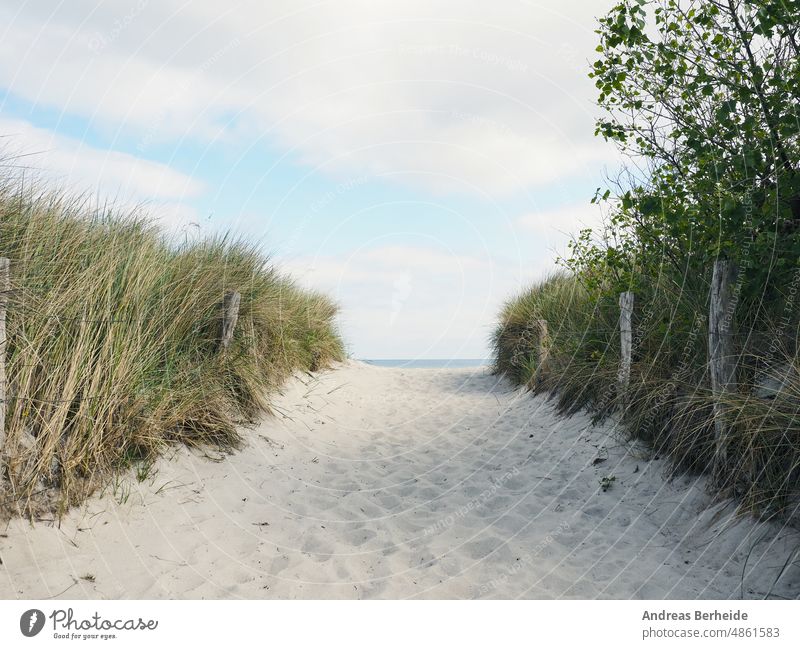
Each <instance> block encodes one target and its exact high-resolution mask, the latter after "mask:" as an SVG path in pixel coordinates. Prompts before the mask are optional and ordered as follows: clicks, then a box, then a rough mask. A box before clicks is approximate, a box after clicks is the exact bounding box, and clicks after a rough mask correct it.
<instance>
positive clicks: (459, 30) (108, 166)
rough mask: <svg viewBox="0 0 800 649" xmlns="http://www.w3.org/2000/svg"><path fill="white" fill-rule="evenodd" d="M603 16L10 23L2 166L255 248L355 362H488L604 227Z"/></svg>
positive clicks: (280, 13) (462, 11) (469, 10)
mask: <svg viewBox="0 0 800 649" xmlns="http://www.w3.org/2000/svg"><path fill="white" fill-rule="evenodd" d="M264 5H267V6H264ZM609 5H610V3H608V2H605V1H604V0H592V1H587V0H578V1H576V2H570V3H564V2H555V1H552V0H547V1H542V2H520V1H517V0H504V1H503V2H499V3H491V4H490V3H485V2H477V1H474V2H473V1H466V2H464V1H461V2H455V1H450V0H445V1H442V2H435V3H431V2H421V1H417V0H407V1H406V2H402V3H400V2H396V1H391V2H389V1H380V0H373V1H371V2H367V1H366V0H337V1H335V2H307V1H306V0H293V1H289V0H279V1H273V2H270V3H262V2H231V3H227V4H226V5H225V6H224V7H222V8H221V7H220V5H219V3H215V2H210V1H209V2H205V1H194V2H191V3H189V2H185V1H183V2H177V1H172V0H165V1H161V2H151V1H148V0H134V1H132V2H115V3H102V4H100V3H93V2H84V1H83V0H72V1H70V2H62V3H57V2H56V3H54V2H52V1H50V2H43V1H40V0H28V1H26V2H20V3H18V4H16V5H15V3H4V4H3V6H2V8H0V25H3V27H2V28H0V31H2V38H0V136H2V144H1V145H0V146H2V147H3V150H4V152H5V155H6V156H7V157H8V156H13V155H15V154H25V157H24V158H18V159H15V160H14V162H15V163H16V164H19V163H23V162H24V164H25V165H27V166H29V167H30V168H31V170H30V171H26V173H29V174H30V173H35V174H37V175H38V176H40V177H41V178H43V179H45V180H46V181H47V182H49V183H52V184H57V185H59V186H62V187H65V188H68V189H69V190H71V191H82V192H84V191H89V192H93V193H96V194H97V195H99V196H102V197H104V198H109V197H110V198H113V199H114V200H115V201H116V202H117V203H118V205H119V206H120V209H130V208H131V207H132V206H135V205H141V204H146V206H147V210H148V212H149V213H150V214H151V216H152V218H154V219H157V220H159V221H160V222H161V224H162V225H163V227H164V228H165V229H166V230H168V231H169V232H171V233H173V234H174V235H177V236H185V237H194V236H198V235H202V234H206V233H209V234H210V233H214V232H219V231H224V230H229V229H230V230H233V231H234V232H236V233H238V234H240V235H241V236H244V237H246V238H248V239H250V240H255V241H258V242H260V243H261V244H262V245H263V247H264V249H265V251H267V252H269V253H270V254H271V255H272V256H273V258H274V260H275V261H276V263H279V264H280V265H281V266H282V267H284V268H286V269H287V271H289V272H292V273H293V274H294V275H295V276H296V277H297V280H298V281H299V282H301V283H302V284H304V285H308V286H311V287H315V288H319V289H322V290H325V291H328V292H329V293H331V294H332V295H333V296H334V297H335V298H336V299H337V300H338V301H339V303H340V304H341V307H342V311H341V316H340V323H339V324H340V328H341V331H342V334H343V336H344V338H345V340H346V341H347V345H348V349H349V351H350V353H351V354H352V355H353V356H355V357H357V358H438V357H462V358H469V357H471V358H476V357H485V356H487V354H488V351H487V340H488V336H489V333H490V331H491V329H492V326H493V323H494V319H495V317H496V314H497V310H498V308H499V306H500V304H501V303H502V302H503V300H504V299H506V298H507V297H508V296H509V295H510V294H512V293H514V292H517V291H519V290H520V289H521V288H523V287H524V286H525V285H526V284H528V283H530V282H531V281H532V280H534V279H536V278H538V277H542V276H543V275H544V274H546V273H547V272H549V271H550V270H552V268H553V258H554V256H555V251H563V250H564V248H565V243H566V241H567V238H568V233H569V232H571V231H575V230H576V229H577V228H579V227H581V226H582V225H592V224H595V223H597V222H598V220H599V218H600V215H599V213H598V212H597V211H596V210H595V208H593V207H592V206H590V205H589V204H588V203H589V199H590V198H591V196H592V194H593V192H594V189H595V188H596V187H598V186H600V185H602V184H604V182H605V181H604V176H605V175H606V174H607V173H608V170H609V169H613V168H614V167H615V166H616V160H617V158H616V154H615V152H614V151H613V149H611V148H610V146H609V145H606V144H605V143H603V142H602V141H601V140H598V139H597V138H594V137H593V121H594V116H595V110H596V109H595V108H594V107H593V103H592V99H593V97H594V90H593V88H592V84H591V81H590V80H589V79H587V77H586V72H587V69H588V61H590V60H591V59H593V58H594V56H595V54H594V51H593V50H594V46H595V35H594V34H593V29H594V22H593V20H594V16H596V15H597V14H599V13H602V12H603V10H604V9H605V8H607V7H608V6H609Z"/></svg>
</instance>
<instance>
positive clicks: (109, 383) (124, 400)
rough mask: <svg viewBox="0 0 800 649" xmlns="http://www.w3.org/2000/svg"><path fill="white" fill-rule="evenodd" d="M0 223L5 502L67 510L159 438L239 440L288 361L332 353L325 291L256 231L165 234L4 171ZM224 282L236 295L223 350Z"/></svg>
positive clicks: (335, 344)
mask: <svg viewBox="0 0 800 649" xmlns="http://www.w3.org/2000/svg"><path fill="white" fill-rule="evenodd" d="M0 222H1V223H2V227H1V228H0V257H7V258H9V259H10V260H11V293H10V296H9V304H8V318H7V324H8V349H7V358H6V373H7V377H8V398H7V417H6V431H5V432H6V439H5V444H4V446H3V449H2V460H3V461H2V465H3V473H4V477H3V478H2V479H0V484H2V485H3V486H2V489H3V491H4V493H3V494H0V500H2V501H3V503H4V504H5V506H6V510H8V509H9V508H10V509H11V510H13V511H31V510H32V509H35V508H36V507H41V506H54V507H57V508H59V509H61V510H63V509H64V508H65V507H67V506H68V505H69V504H71V503H74V502H78V501H80V500H81V499H82V498H84V497H85V496H86V495H87V494H89V493H91V492H92V491H93V490H94V489H96V488H97V487H98V486H99V485H101V484H103V483H105V482H107V481H108V480H109V477H110V476H112V475H114V474H115V473H116V472H119V471H122V470H126V469H129V468H130V467H131V466H133V465H136V464H138V463H142V462H149V461H151V460H152V458H153V457H155V456H157V455H158V454H159V453H160V452H161V451H162V450H164V448H165V447H166V446H168V445H170V444H176V443H180V444H188V445H192V446H197V445H209V444H210V445H215V446H218V447H222V448H224V449H231V448H234V447H236V445H237V443H238V441H239V436H238V434H237V426H239V425H240V424H242V423H246V422H251V421H253V420H255V419H256V418H257V417H258V416H259V415H260V414H262V413H264V412H266V411H268V410H269V407H270V402H269V395H270V393H271V392H273V391H275V390H276V389H278V388H279V386H280V385H281V383H282V382H283V381H284V380H285V379H286V378H287V377H288V376H289V375H290V374H291V373H293V372H295V371H298V370H316V369H320V368H323V367H325V366H326V365H328V364H329V363H331V362H332V361H335V360H338V359H342V358H343V348H342V342H341V340H340V338H339V336H338V334H337V331H336V329H335V326H334V318H335V315H336V312H337V307H336V305H335V304H334V303H333V302H332V301H331V300H330V299H328V298H327V297H326V296H324V295H321V294H319V293H315V292H312V291H308V290H303V289H301V288H299V287H298V286H297V285H296V284H295V283H293V281H292V280H291V279H290V278H289V277H287V276H286V275H284V274H282V273H281V272H279V270H277V269H276V268H275V267H274V266H273V265H272V264H271V263H270V260H269V259H268V258H267V257H266V256H265V254H264V253H263V252H262V251H261V250H260V249H259V246H258V245H256V244H251V243H248V242H245V241H243V240H242V239H238V238H234V237H231V236H229V235H220V236H212V237H207V238H198V239H195V240H192V241H182V242H180V241H175V240H171V239H168V238H167V237H166V236H165V235H164V234H163V233H162V232H161V231H160V230H159V229H158V228H157V227H156V226H155V225H153V224H152V223H150V222H149V221H148V220H147V218H146V216H142V215H141V214H136V213H134V214H130V213H128V214H119V213H116V212H115V211H114V210H113V209H109V208H102V209H97V208H94V207H92V201H91V199H90V198H87V197H75V196H70V195H67V194H65V193H63V192H52V191H48V190H47V189H42V188H37V187H36V186H32V185H29V184H26V185H22V184H21V183H20V182H17V181H13V180H9V181H6V182H4V183H2V184H0ZM228 291H237V292H239V293H240V295H241V305H240V313H239V319H238V323H237V325H236V328H235V330H234V335H233V340H232V343H231V345H230V347H229V348H228V349H227V350H226V351H225V352H224V353H223V352H222V351H221V350H220V345H219V340H218V338H219V329H220V319H221V317H222V301H223V298H224V296H225V294H226V292H228Z"/></svg>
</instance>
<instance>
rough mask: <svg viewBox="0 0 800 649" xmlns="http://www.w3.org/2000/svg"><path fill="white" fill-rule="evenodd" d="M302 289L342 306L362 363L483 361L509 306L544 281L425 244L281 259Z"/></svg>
mask: <svg viewBox="0 0 800 649" xmlns="http://www.w3.org/2000/svg"><path fill="white" fill-rule="evenodd" d="M279 261H280V262H281V267H283V268H286V269H287V270H289V271H291V272H292V274H293V275H294V276H295V277H297V278H298V280H299V281H300V283H301V284H303V285H306V286H312V287H314V288H318V289H321V290H324V291H325V292H327V293H328V294H329V295H331V296H332V297H333V298H334V299H336V300H337V301H338V302H339V304H340V306H341V309H342V310H341V313H340V329H341V331H342V332H343V334H344V336H345V339H346V340H347V341H349V343H350V351H351V352H352V353H353V355H354V356H355V357H357V358H411V357H419V358H481V357H485V356H486V355H487V353H488V352H487V341H488V339H489V335H490V333H491V327H492V323H494V322H495V319H496V317H497V313H498V308H499V306H500V303H501V302H502V300H504V299H505V298H506V297H508V296H509V295H510V294H512V293H514V292H516V291H517V290H519V289H520V288H521V287H522V286H524V285H526V284H527V283H529V282H530V281H533V280H534V279H537V278H539V277H541V276H543V275H544V274H545V273H546V272H547V271H548V270H550V269H551V268H552V262H551V261H550V260H549V259H548V258H547V257H544V258H542V259H541V260H540V261H539V262H538V263H537V264H534V265H532V266H530V267H526V266H524V265H523V264H522V263H519V262H517V263H514V262H512V261H510V260H498V259H491V258H489V257H485V258H480V257H475V256H472V255H466V254H461V253H456V252H453V251H449V250H445V249H441V248H430V247H422V246H392V245H388V246H382V247H379V248H373V249H369V250H363V251H357V252H354V253H351V254H349V255H339V256H317V257H304V258H295V259H290V260H279Z"/></svg>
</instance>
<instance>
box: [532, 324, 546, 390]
mask: <svg viewBox="0 0 800 649" xmlns="http://www.w3.org/2000/svg"><path fill="white" fill-rule="evenodd" d="M536 327H537V329H538V330H539V341H538V343H537V346H536V372H535V373H534V378H533V383H534V385H536V386H538V385H540V384H541V382H542V381H543V380H544V375H545V373H546V371H547V356H548V354H549V353H550V341H549V339H548V333H547V320H542V319H539V320H537V321H536Z"/></svg>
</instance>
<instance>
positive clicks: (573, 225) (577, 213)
mask: <svg viewBox="0 0 800 649" xmlns="http://www.w3.org/2000/svg"><path fill="white" fill-rule="evenodd" d="M602 218H603V214H602V211H601V208H600V206H599V205H593V204H591V203H590V202H589V201H585V202H582V203H573V204H570V205H564V206H561V207H557V208H554V209H549V210H542V211H540V212H530V213H528V214H524V215H523V216H520V217H519V218H517V219H516V220H515V222H514V224H515V225H516V226H517V227H518V228H519V229H520V230H522V231H523V232H528V233H530V234H533V235H535V236H536V237H537V239H539V240H540V241H543V242H546V243H547V245H548V246H549V247H556V248H560V247H561V246H562V245H563V244H564V243H566V242H567V241H569V240H570V238H571V237H573V236H574V235H575V234H577V233H578V232H579V231H580V230H583V229H585V228H597V227H598V226H599V225H600V224H601V223H602Z"/></svg>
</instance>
